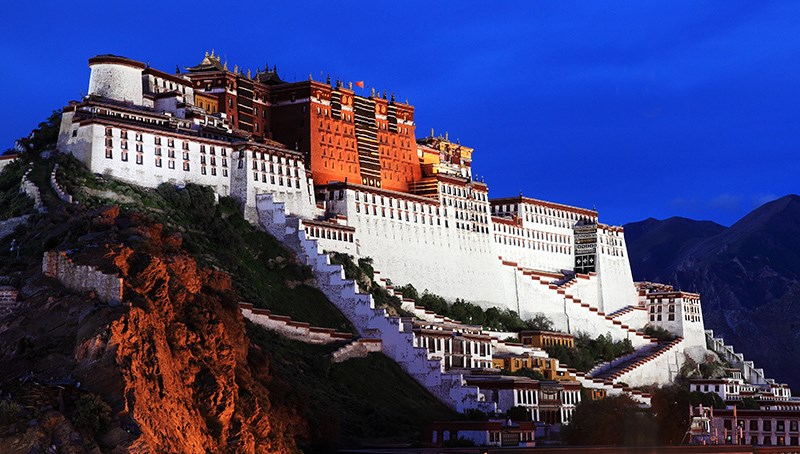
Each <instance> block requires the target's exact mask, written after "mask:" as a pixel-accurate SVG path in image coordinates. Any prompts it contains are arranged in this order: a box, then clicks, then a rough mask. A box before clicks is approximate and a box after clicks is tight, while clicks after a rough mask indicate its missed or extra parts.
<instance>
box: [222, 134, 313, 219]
mask: <svg viewBox="0 0 800 454" xmlns="http://www.w3.org/2000/svg"><path fill="white" fill-rule="evenodd" d="M231 185H232V186H233V187H234V191H233V195H234V197H236V198H237V199H239V200H240V201H242V202H243V203H244V206H245V217H246V218H247V219H248V220H250V221H251V222H257V220H258V215H257V213H256V211H255V206H256V198H257V196H258V195H259V194H272V195H273V197H274V200H275V201H277V202H281V203H283V204H285V209H286V212H287V213H289V214H293V215H297V216H300V217H303V218H312V217H314V215H315V214H316V211H315V209H316V202H315V200H314V191H313V189H312V187H311V182H310V179H309V178H308V175H307V174H306V170H305V164H304V163H303V160H302V159H300V157H299V156H297V155H295V154H289V153H284V152H281V151H280V150H276V149H271V148H266V147H265V148H257V149H256V148H254V149H244V150H239V151H237V155H236V165H235V168H234V173H233V181H232V182H231Z"/></svg>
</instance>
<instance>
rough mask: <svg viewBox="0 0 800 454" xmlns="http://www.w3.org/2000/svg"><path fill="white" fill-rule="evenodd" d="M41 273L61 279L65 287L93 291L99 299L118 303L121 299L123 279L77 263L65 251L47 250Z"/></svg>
mask: <svg viewBox="0 0 800 454" xmlns="http://www.w3.org/2000/svg"><path fill="white" fill-rule="evenodd" d="M42 273H44V274H45V275H47V276H50V277H53V278H56V279H58V280H59V281H61V283H62V284H64V286H65V287H67V288H69V289H71V290H75V291H80V292H86V291H90V290H91V291H94V292H95V293H96V294H97V297H98V298H99V299H100V300H101V301H105V302H107V303H109V304H119V303H120V302H121V301H122V290H123V280H122V278H121V277H119V276H117V275H115V274H105V273H102V272H101V271H99V270H98V269H97V268H95V267H93V266H89V265H78V264H76V263H74V262H73V261H72V259H70V258H69V257H67V254H66V253H65V252H56V251H48V252H45V253H44V257H43V258H42Z"/></svg>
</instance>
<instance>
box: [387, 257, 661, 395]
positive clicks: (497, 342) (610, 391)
mask: <svg viewBox="0 0 800 454" xmlns="http://www.w3.org/2000/svg"><path fill="white" fill-rule="evenodd" d="M376 273H377V272H376ZM377 280H378V282H379V283H381V284H382V285H383V286H384V288H386V289H387V291H389V293H390V294H391V295H394V296H397V297H399V298H400V299H401V300H402V302H403V306H402V307H403V309H404V310H406V311H409V312H411V313H412V314H414V316H415V317H417V318H419V319H421V320H425V321H427V322H431V323H448V324H456V325H458V324H461V323H460V322H459V321H457V320H453V319H450V318H448V317H444V316H442V315H439V314H437V313H435V312H433V311H430V310H427V309H425V308H424V307H421V306H416V305H415V304H414V303H415V301H414V300H413V299H411V298H405V297H403V295H402V294H401V293H399V292H396V291H395V290H394V289H393V288H392V286H391V285H386V279H385V278H377ZM481 333H483V334H487V335H489V336H490V337H492V350H493V351H494V352H495V353H512V354H516V355H530V356H534V357H541V358H549V357H550V356H549V355H548V354H547V352H546V351H544V350H542V349H540V348H536V347H530V346H526V345H523V344H521V343H516V342H508V341H506V340H504V339H500V338H499V337H497V335H496V334H497V333H494V332H492V331H486V330H482V331H481ZM506 334H508V333H506ZM657 347H658V344H657V343H652V342H651V343H648V344H646V345H645V346H644V347H641V349H640V350H639V351H638V352H634V353H632V354H631V355H637V353H638V355H639V356H641V355H642V353H647V352H651V351H653V350H655V349H656V348H657ZM623 358H625V357H623ZM556 361H558V360H556ZM615 361H616V360H615ZM556 370H557V371H558V372H561V373H563V374H564V375H566V376H571V377H573V378H574V379H575V380H576V381H578V382H579V383H581V385H583V387H584V388H591V389H601V390H604V391H605V392H606V395H609V396H614V395H620V394H627V395H628V396H629V397H630V398H631V399H633V400H634V401H635V402H638V403H639V404H640V405H643V406H648V407H649V406H650V402H651V395H650V394H649V393H645V392H642V391H640V390H638V389H634V388H631V387H629V386H625V385H623V384H618V383H614V381H612V380H610V379H602V378H596V377H592V376H591V374H589V373H584V372H579V371H578V370H576V369H574V368H571V367H569V365H567V364H559V365H558V368H557V369H556Z"/></svg>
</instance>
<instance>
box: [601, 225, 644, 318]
mask: <svg viewBox="0 0 800 454" xmlns="http://www.w3.org/2000/svg"><path fill="white" fill-rule="evenodd" d="M597 276H598V278H599V281H600V289H601V294H600V301H599V302H598V308H599V309H601V310H603V311H604V312H606V313H611V312H614V311H617V310H619V309H622V308H623V307H625V306H634V305H636V303H637V301H638V291H637V289H636V287H635V285H634V283H633V274H632V273H631V265H630V262H629V261H628V251H627V247H626V245H625V235H624V233H623V232H622V229H621V228H613V227H612V228H605V227H602V226H598V229H597Z"/></svg>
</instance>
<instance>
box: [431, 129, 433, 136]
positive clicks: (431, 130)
mask: <svg viewBox="0 0 800 454" xmlns="http://www.w3.org/2000/svg"><path fill="white" fill-rule="evenodd" d="M431 137H433V128H431Z"/></svg>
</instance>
